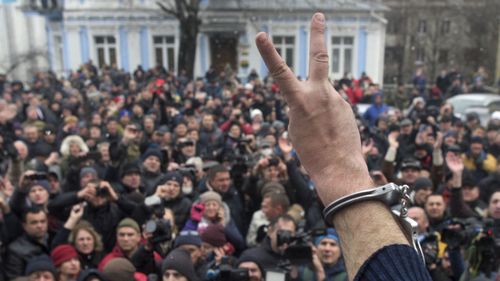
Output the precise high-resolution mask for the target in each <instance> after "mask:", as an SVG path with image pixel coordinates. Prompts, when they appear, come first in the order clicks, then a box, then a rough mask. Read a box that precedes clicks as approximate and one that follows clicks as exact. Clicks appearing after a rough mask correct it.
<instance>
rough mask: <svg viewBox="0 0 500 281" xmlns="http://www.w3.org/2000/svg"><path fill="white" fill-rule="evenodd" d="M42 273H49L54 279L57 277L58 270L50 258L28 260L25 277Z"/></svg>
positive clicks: (42, 256)
mask: <svg viewBox="0 0 500 281" xmlns="http://www.w3.org/2000/svg"><path fill="white" fill-rule="evenodd" d="M40 271H49V272H50V273H52V275H53V276H54V277H56V268H55V267H54V264H53V263H52V260H51V259H50V257H49V256H47V255H40V256H36V257H33V258H31V259H30V260H28V263H27V264H26V268H25V270H24V275H30V274H31V273H35V272H40Z"/></svg>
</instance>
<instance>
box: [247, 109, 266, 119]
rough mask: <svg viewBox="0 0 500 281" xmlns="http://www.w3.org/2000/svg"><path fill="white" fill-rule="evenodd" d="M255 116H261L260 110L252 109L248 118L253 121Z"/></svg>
mask: <svg viewBox="0 0 500 281" xmlns="http://www.w3.org/2000/svg"><path fill="white" fill-rule="evenodd" d="M257 115H260V116H262V115H263V114H262V111H261V110H260V109H258V108H256V109H252V111H250V118H251V119H253V118H254V117H255V116H257Z"/></svg>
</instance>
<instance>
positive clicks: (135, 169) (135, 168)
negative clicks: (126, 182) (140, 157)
mask: <svg viewBox="0 0 500 281" xmlns="http://www.w3.org/2000/svg"><path fill="white" fill-rule="evenodd" d="M132 173H137V174H140V173H141V167H140V166H139V163H137V162H136V161H134V162H129V163H127V164H125V165H123V168H122V173H121V177H122V178H123V177H124V176H126V175H128V174H132Z"/></svg>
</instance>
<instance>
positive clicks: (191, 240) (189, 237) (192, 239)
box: [174, 231, 201, 248]
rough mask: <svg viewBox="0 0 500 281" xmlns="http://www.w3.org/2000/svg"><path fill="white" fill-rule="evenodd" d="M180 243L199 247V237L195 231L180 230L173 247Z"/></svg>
mask: <svg viewBox="0 0 500 281" xmlns="http://www.w3.org/2000/svg"><path fill="white" fill-rule="evenodd" d="M182 245H195V246H197V247H201V238H200V235H199V234H198V232H197V231H181V233H179V235H178V236H177V238H175V242H174V248H178V247H179V246H182Z"/></svg>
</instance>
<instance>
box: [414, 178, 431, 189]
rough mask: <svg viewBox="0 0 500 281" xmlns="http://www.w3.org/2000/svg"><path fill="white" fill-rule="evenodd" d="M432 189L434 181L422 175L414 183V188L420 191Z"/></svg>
mask: <svg viewBox="0 0 500 281" xmlns="http://www.w3.org/2000/svg"><path fill="white" fill-rule="evenodd" d="M427 188H431V189H432V181H431V180H430V179H428V178H424V177H420V178H417V179H416V180H415V184H414V185H413V189H414V190H415V191H418V190H420V189H427Z"/></svg>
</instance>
